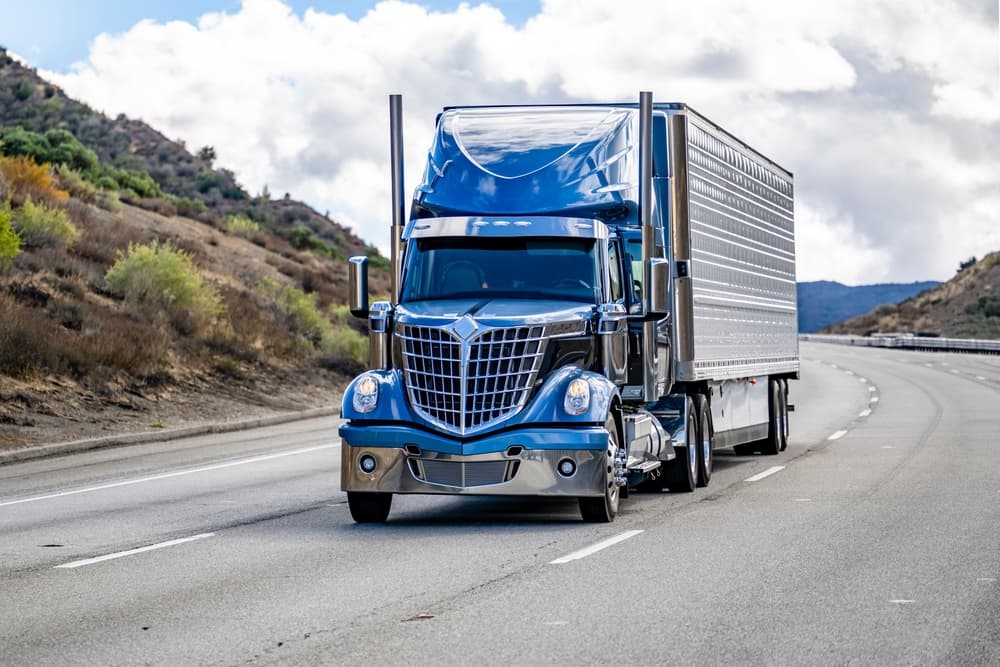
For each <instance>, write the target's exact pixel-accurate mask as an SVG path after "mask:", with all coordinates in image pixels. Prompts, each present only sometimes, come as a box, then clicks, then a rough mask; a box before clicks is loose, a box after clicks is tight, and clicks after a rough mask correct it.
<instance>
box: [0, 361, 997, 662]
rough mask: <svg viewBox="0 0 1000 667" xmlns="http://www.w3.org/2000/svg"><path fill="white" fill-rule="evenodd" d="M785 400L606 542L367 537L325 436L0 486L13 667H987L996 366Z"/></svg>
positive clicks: (452, 511) (414, 516)
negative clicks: (772, 423) (757, 429)
mask: <svg viewBox="0 0 1000 667" xmlns="http://www.w3.org/2000/svg"><path fill="white" fill-rule="evenodd" d="M792 401H793V402H794V404H795V406H796V412H794V413H793V415H792V422H791V426H792V437H791V441H790V444H789V447H788V450H787V451H786V452H784V453H782V454H781V455H778V456H736V455H734V454H729V453H725V452H720V453H719V455H718V456H717V458H716V470H715V476H714V477H713V478H712V483H711V486H709V487H708V488H707V489H699V490H698V491H697V492H695V493H692V494H670V493H663V494H633V495H632V497H631V498H629V499H628V500H626V501H624V503H623V506H622V511H621V513H620V514H619V516H618V518H617V520H616V521H615V522H614V523H612V524H610V525H593V524H585V523H583V522H581V520H580V518H579V513H578V511H577V507H576V504H575V503H572V502H561V501H560V502H549V501H536V500H517V499H479V498H448V497H440V498H429V497H420V496H412V497H397V498H396V500H395V503H394V506H393V511H392V514H391V515H390V521H389V523H388V524H386V525H383V526H358V525H355V524H354V523H353V522H352V521H351V518H350V515H349V514H348V511H347V506H346V498H345V496H344V494H343V493H341V492H340V491H339V465H340V463H339V456H340V450H339V444H338V441H337V436H336V425H337V420H335V419H318V420H312V421H306V422H297V423H295V424H291V425H284V426H280V427H272V428H266V429H259V430H256V431H245V432H242V433H237V434H228V435H213V436H206V437H199V438H192V439H189V440H183V441H177V442H172V443H165V444H161V445H144V446H136V447H127V448H120V449H111V450H102V451H96V452H89V453H84V454H77V455H73V456H67V457H61V458H52V459H46V460H39V461H33V462H27V463H21V464H16V465H8V466H4V467H0V664H3V665H5V666H8V665H48V664H81V665H97V664H100V665H111V664H139V663H153V664H170V665H174V664H245V663H285V664H379V665H392V664H428V665H431V664H456V665H457V664H463V665H464V664H477V663H478V664H508V663H520V664H536V663H558V664H581V663H583V664H596V663H601V664H608V663H616V664H684V665H691V664H713V665H714V664H738V665H751V664H762V665H763V664H766V665H773V664H879V665H881V664H949V665H953V664H977V665H997V664H1000V581H998V580H1000V358H997V357H980V356H963V355H953V354H933V353H918V352H906V351H896V350H880V349H868V348H850V347H841V346H836V345H825V344H816V343H812V344H810V343H803V345H802V380H801V381H800V382H796V383H792ZM601 547H603V548H601Z"/></svg>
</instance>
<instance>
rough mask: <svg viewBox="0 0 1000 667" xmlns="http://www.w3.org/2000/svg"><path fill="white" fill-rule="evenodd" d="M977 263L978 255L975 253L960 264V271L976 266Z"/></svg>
mask: <svg viewBox="0 0 1000 667" xmlns="http://www.w3.org/2000/svg"><path fill="white" fill-rule="evenodd" d="M975 264H976V256H975V255H973V256H972V257H970V258H969V259H967V260H965V261H964V262H962V263H960V264H959V265H958V272H959V273H961V272H962V271H965V270H966V269H968V268H970V267H972V266H975Z"/></svg>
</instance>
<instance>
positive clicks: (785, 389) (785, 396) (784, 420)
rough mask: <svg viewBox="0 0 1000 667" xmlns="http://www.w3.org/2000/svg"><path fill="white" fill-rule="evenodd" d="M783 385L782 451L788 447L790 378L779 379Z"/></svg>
mask: <svg viewBox="0 0 1000 667" xmlns="http://www.w3.org/2000/svg"><path fill="white" fill-rule="evenodd" d="M778 382H779V384H780V385H781V451H785V450H786V449H788V380H779V381H778Z"/></svg>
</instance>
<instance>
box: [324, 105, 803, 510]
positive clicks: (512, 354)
mask: <svg viewBox="0 0 1000 667" xmlns="http://www.w3.org/2000/svg"><path fill="white" fill-rule="evenodd" d="M389 111H390V113H389V116H390V155H391V172H392V208H393V216H392V218H393V219H392V224H391V228H390V231H391V236H390V241H391V271H392V276H391V288H390V289H391V294H390V295H389V299H388V300H381V301H375V302H372V303H370V301H369V294H368V264H367V262H368V260H367V258H366V257H352V258H350V260H349V265H348V266H349V283H350V297H349V298H350V308H351V312H352V313H353V314H354V315H355V316H357V317H362V318H367V320H368V327H369V345H370V350H369V353H370V355H369V356H370V364H369V365H370V370H368V371H366V372H364V373H363V374H361V375H360V376H358V377H357V378H355V379H354V380H353V381H352V382H351V383H350V385H349V386H348V387H347V389H346V390H345V393H344V398H343V408H342V417H343V418H344V422H343V423H342V425H341V426H340V429H339V434H340V437H341V443H342V447H341V457H342V460H341V463H342V467H341V488H342V489H343V490H344V491H346V493H347V499H348V505H349V508H350V512H351V515H352V517H353V518H354V520H355V521H357V522H384V521H386V520H387V517H388V515H389V513H390V509H391V505H392V498H393V496H394V495H395V494H411V493H415V494H455V495H494V496H500V495H503V496H544V497H552V498H574V499H577V500H578V503H579V508H580V513H581V515H582V518H583V519H584V520H586V521H591V522H610V521H612V520H613V519H614V517H615V515H616V513H617V512H618V508H619V504H620V502H621V501H622V499H624V498H627V497H628V495H629V494H630V493H632V492H634V491H645V490H649V491H657V492H659V491H663V490H669V491H671V492H691V491H694V490H695V489H696V487H700V486H707V485H708V484H709V482H710V480H711V477H712V469H713V462H714V452H715V451H716V450H718V449H721V448H734V449H735V450H736V451H737V452H739V453H757V452H759V453H762V454H768V455H776V454H778V453H779V452H781V451H782V450H784V449H785V447H786V444H787V442H788V412H789V410H791V409H792V406H791V405H790V404H789V402H788V381H789V380H792V379H797V378H798V376H799V354H798V337H797V330H796V321H797V306H796V288H795V231H794V203H793V181H792V174H791V172H789V171H788V170H786V169H784V168H782V167H781V166H779V165H777V164H776V163H774V162H773V161H771V160H769V159H768V158H766V157H764V156H763V155H762V154H761V153H759V152H757V151H756V150H754V149H753V148H751V147H750V146H748V145H747V144H746V143H744V142H743V141H741V140H739V139H737V138H736V137H735V136H733V135H732V134H730V133H729V132H727V131H725V130H724V129H722V128H721V127H719V126H718V125H716V124H715V123H713V122H711V121H710V120H708V119H707V118H705V117H704V116H702V115H701V114H699V113H697V112H696V111H695V110H694V109H692V108H691V107H689V106H687V105H685V104H680V103H654V102H653V97H652V93H649V92H642V93H640V95H639V100H638V102H637V103H636V102H630V103H621V104H607V103H600V104H598V103H595V104H572V105H543V106H538V105H535V106H525V105H522V106H494V107H487V106H464V107H446V108H444V109H443V111H441V112H440V114H439V115H438V118H437V123H436V130H435V134H434V138H433V142H432V145H431V147H430V150H429V152H428V156H427V165H426V169H425V172H424V176H423V180H422V182H421V183H420V185H419V186H418V187H417V188H416V190H415V192H414V194H413V198H412V202H411V205H410V208H409V212H408V214H407V211H406V200H405V195H404V193H403V138H402V100H401V98H400V96H398V95H390V98H389Z"/></svg>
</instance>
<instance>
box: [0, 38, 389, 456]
mask: <svg viewBox="0 0 1000 667" xmlns="http://www.w3.org/2000/svg"><path fill="white" fill-rule="evenodd" d="M211 153H212V151H211V150H209V149H206V150H202V151H199V155H192V154H191V153H190V152H188V151H187V150H186V149H185V148H184V146H182V145H180V144H178V143H176V142H172V141H169V140H167V139H166V138H165V137H163V135H161V134H160V133H158V132H157V131H156V130H154V129H153V128H151V127H149V126H148V125H146V124H144V123H142V122H140V121H136V120H130V119H127V118H124V117H119V118H117V119H114V120H111V119H109V118H107V117H105V116H103V115H101V114H98V113H96V112H94V111H93V110H91V109H89V108H88V107H86V105H83V104H80V103H79V102H76V101H74V100H71V99H69V98H67V97H66V96H65V95H63V93H62V92H61V91H60V90H59V89H58V88H56V87H55V86H52V85H50V84H48V83H47V82H45V81H43V80H42V79H40V78H38V77H37V75H36V74H35V73H34V72H33V71H31V70H29V69H26V68H24V67H22V66H20V65H18V64H17V63H16V62H14V61H12V60H11V59H10V58H8V57H7V56H6V54H5V53H4V52H3V51H2V50H0V448H9V447H19V446H23V445H26V444H31V443H40V442H57V441H66V440H74V439H80V438H84V437H91V436H96V435H103V434H107V433H109V432H110V433H119V432H128V431H136V430H150V429H155V428H162V427H167V428H170V427H177V426H183V425H188V424H191V423H198V422H204V421H216V420H229V419H234V418H237V417H241V416H259V415H262V414H267V413H271V412H275V411H285V410H291V409H300V408H304V407H310V406H318V405H335V404H336V403H337V401H338V400H339V399H338V396H339V393H340V391H341V389H342V387H343V385H344V383H345V381H346V379H347V378H348V377H349V376H351V375H353V374H354V373H356V372H358V371H359V370H360V369H361V368H362V367H363V365H364V363H365V361H366V356H367V340H366V338H365V331H366V328H365V323H363V322H359V321H357V320H356V319H354V318H352V317H350V315H349V314H347V312H346V307H345V306H344V302H345V300H346V293H347V284H346V279H347V277H346V274H347V269H346V265H345V262H344V261H343V258H345V257H347V256H348V255H351V254H362V253H366V254H368V255H369V256H371V257H372V260H373V261H372V264H373V265H374V270H373V272H372V275H371V286H372V290H373V293H374V294H376V295H377V294H385V293H387V292H388V274H387V273H386V272H385V271H384V270H383V267H384V266H385V265H386V260H385V259H384V258H382V257H380V256H379V255H378V253H377V251H375V249H374V248H372V247H370V246H367V245H366V244H365V243H364V242H362V241H361V240H360V239H359V238H357V237H356V236H355V235H354V234H352V233H351V232H350V231H348V230H347V229H345V228H344V227H342V226H341V225H339V224H337V223H336V222H335V221H333V220H330V219H328V218H327V217H325V216H323V215H320V214H319V213H317V212H316V211H314V210H312V209H311V208H309V207H308V206H306V205H305V204H302V203H300V202H296V201H294V200H292V199H291V197H285V198H282V199H281V200H277V201H274V200H271V199H270V198H269V197H267V196H257V197H251V196H249V195H248V194H247V193H246V192H245V190H244V189H243V188H242V186H240V184H239V183H238V182H237V181H236V180H235V178H234V176H233V174H232V173H231V172H228V171H226V170H217V169H214V168H212V166H211V161H212V160H211V158H212V155H211Z"/></svg>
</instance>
